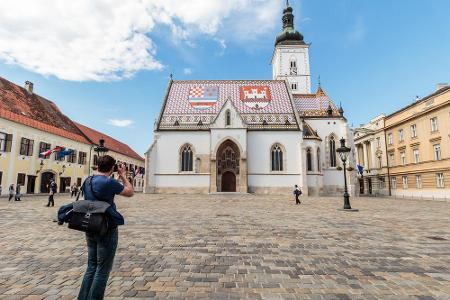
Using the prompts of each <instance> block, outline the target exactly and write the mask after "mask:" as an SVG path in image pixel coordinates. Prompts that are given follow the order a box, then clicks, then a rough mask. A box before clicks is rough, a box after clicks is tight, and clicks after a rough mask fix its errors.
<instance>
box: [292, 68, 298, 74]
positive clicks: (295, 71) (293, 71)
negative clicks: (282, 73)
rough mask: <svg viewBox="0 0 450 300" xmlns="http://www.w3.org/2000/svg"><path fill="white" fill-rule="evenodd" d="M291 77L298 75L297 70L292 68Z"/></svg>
mask: <svg viewBox="0 0 450 300" xmlns="http://www.w3.org/2000/svg"><path fill="white" fill-rule="evenodd" d="M291 75H297V68H296V67H291Z"/></svg>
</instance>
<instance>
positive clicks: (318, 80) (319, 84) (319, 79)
mask: <svg viewBox="0 0 450 300" xmlns="http://www.w3.org/2000/svg"><path fill="white" fill-rule="evenodd" d="M317 80H318V82H319V87H321V84H320V75H319V78H318V79H317Z"/></svg>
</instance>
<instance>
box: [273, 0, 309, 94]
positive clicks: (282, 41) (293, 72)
mask: <svg viewBox="0 0 450 300" xmlns="http://www.w3.org/2000/svg"><path fill="white" fill-rule="evenodd" d="M292 12H293V9H292V7H291V6H290V5H289V0H287V1H286V7H285V9H284V10H283V17H282V21H283V30H282V31H281V32H280V33H279V34H278V35H277V38H276V40H275V50H274V52H273V57H272V77H273V79H274V80H286V81H287V82H288V84H289V86H290V88H291V90H292V93H294V94H310V93H311V76H310V70H309V46H310V44H307V43H305V42H304V40H303V35H302V34H301V33H300V32H298V31H297V30H295V28H294V15H293V13H292Z"/></svg>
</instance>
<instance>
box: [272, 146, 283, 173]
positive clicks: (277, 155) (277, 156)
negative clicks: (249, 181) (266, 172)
mask: <svg viewBox="0 0 450 300" xmlns="http://www.w3.org/2000/svg"><path fill="white" fill-rule="evenodd" d="M271 154H272V156H271V157H272V171H283V150H282V149H281V147H280V145H279V144H275V145H273V147H272V151H271Z"/></svg>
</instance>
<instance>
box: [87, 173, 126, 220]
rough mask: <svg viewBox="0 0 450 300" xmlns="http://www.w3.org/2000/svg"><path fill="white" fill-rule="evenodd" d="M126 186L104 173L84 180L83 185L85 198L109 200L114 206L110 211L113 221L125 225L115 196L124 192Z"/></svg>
mask: <svg viewBox="0 0 450 300" xmlns="http://www.w3.org/2000/svg"><path fill="white" fill-rule="evenodd" d="M91 182H92V190H93V191H94V193H95V196H94V195H93V194H92V191H91ZM124 188H125V187H124V186H123V185H122V184H121V183H120V182H118V181H117V180H115V179H114V178H110V177H106V176H103V175H95V176H92V177H91V178H88V179H86V181H85V182H84V185H83V194H84V199H85V200H100V201H106V202H108V203H109V204H110V205H111V208H112V209H111V211H109V215H110V218H111V221H112V222H113V223H114V224H115V225H123V224H124V220H123V217H122V215H121V214H120V213H119V212H118V211H117V208H116V204H115V203H114V196H115V195H118V194H120V193H122V191H123V189H124ZM108 210H109V209H108ZM108 210H107V212H108Z"/></svg>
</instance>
